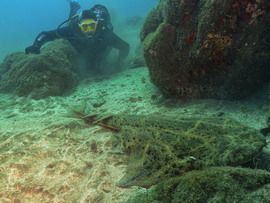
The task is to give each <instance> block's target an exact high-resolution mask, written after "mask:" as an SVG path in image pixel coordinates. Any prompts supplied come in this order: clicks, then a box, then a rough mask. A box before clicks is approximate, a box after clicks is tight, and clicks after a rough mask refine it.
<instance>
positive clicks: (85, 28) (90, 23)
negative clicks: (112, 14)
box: [79, 19, 97, 35]
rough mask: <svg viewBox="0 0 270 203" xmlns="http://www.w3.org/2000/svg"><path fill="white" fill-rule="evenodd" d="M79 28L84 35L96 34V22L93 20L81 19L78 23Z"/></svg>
mask: <svg viewBox="0 0 270 203" xmlns="http://www.w3.org/2000/svg"><path fill="white" fill-rule="evenodd" d="M79 28H80V30H81V31H82V33H84V34H86V35H92V34H94V33H95V32H96V29H97V21H95V20H93V19H83V20H81V22H80V23H79Z"/></svg>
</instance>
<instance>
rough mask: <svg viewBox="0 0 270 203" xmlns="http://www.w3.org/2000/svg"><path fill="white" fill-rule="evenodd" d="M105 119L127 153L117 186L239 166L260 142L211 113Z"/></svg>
mask: <svg viewBox="0 0 270 203" xmlns="http://www.w3.org/2000/svg"><path fill="white" fill-rule="evenodd" d="M106 125H109V126H115V127H117V128H119V129H121V131H120V133H119V138H118V140H117V143H121V144H122V149H123V151H124V152H125V153H126V154H127V155H128V156H127V157H128V159H129V160H128V168H127V173H126V175H125V176H124V177H123V178H122V179H121V180H120V182H119V184H118V185H119V186H121V187H129V186H132V185H137V186H142V187H146V188H148V187H150V186H152V185H155V184H157V183H158V182H160V181H163V180H166V179H168V178H170V177H176V176H179V175H182V174H184V173H186V172H188V171H191V170H196V169H202V168H204V167H209V166H226V165H229V166H239V165H242V164H244V163H247V162H249V161H250V160H252V159H253V158H254V157H256V155H258V154H259V153H260V152H261V150H262V148H263V147H264V146H265V138H264V137H263V136H262V135H261V134H260V133H259V132H258V131H257V130H254V129H252V128H249V127H246V126H243V125H241V124H240V123H238V122H236V121H234V120H230V119H221V118H216V117H209V118H207V117H205V118H184V117H183V118H174V117H164V116H163V117H162V116H160V115H150V116H131V115H130V116H129V115H123V116H120V115H119V116H114V117H112V118H109V119H108V120H107V123H106Z"/></svg>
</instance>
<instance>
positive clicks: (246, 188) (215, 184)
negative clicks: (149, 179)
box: [126, 167, 270, 203]
mask: <svg viewBox="0 0 270 203" xmlns="http://www.w3.org/2000/svg"><path fill="white" fill-rule="evenodd" d="M269 189H270V173H269V172H266V171H263V170H252V169H245V168H235V167H213V168H207V169H205V170H201V171H192V172H188V173H186V174H184V175H183V176H182V177H178V178H174V179H173V178H172V179H169V180H167V181H164V182H162V183H160V184H158V185H157V186H155V187H153V188H151V189H150V190H147V191H144V192H138V193H136V194H135V195H134V196H133V197H131V198H130V199H129V200H128V201H126V203H148V202H155V203H168V202H171V203H179V202H216V203H218V202H241V203H246V202H268V201H269V199H270V193H269V192H268V191H269Z"/></svg>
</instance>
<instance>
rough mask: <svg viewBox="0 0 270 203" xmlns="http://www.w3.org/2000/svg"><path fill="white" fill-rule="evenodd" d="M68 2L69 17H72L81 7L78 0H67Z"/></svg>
mask: <svg viewBox="0 0 270 203" xmlns="http://www.w3.org/2000/svg"><path fill="white" fill-rule="evenodd" d="M67 1H68V2H69V19H71V18H72V17H74V16H75V15H76V14H77V12H78V10H79V9H80V8H81V6H80V4H79V1H78V0H67Z"/></svg>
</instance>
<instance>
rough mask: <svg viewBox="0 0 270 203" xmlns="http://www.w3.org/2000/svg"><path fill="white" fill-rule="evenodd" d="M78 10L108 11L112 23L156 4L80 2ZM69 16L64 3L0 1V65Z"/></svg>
mask: <svg viewBox="0 0 270 203" xmlns="http://www.w3.org/2000/svg"><path fill="white" fill-rule="evenodd" d="M79 2H80V4H81V6H82V9H87V8H89V7H91V6H93V5H94V4H104V5H106V6H107V7H108V9H109V10H110V12H111V15H112V17H113V19H112V20H113V21H114V20H121V19H125V18H128V17H130V16H145V15H146V14H147V12H148V11H149V10H150V9H151V8H152V7H154V6H155V4H156V3H157V0H147V1H145V0H129V1H125V0H103V1H98V0H94V1H92V0H81V1H79ZM68 12H69V5H68V2H67V1H66V0H60V1H56V0H46V1H45V0H43V1H36V0H24V1H22V0H12V1H10V0H1V1H0V13H1V17H0V30H1V32H0V45H1V46H0V61H2V59H3V58H4V57H5V56H6V55H7V54H9V53H11V52H14V51H23V50H24V48H25V47H27V46H29V45H30V44H31V43H32V42H33V40H34V38H35V37H36V36H37V34H38V33H39V32H41V31H44V30H51V29H55V28H56V27H57V26H58V25H59V24H60V23H61V22H62V21H64V20H65V19H66V18H67V16H68Z"/></svg>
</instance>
